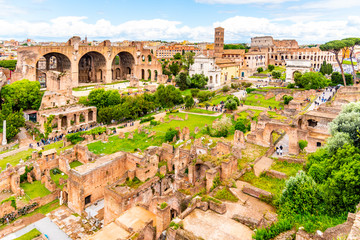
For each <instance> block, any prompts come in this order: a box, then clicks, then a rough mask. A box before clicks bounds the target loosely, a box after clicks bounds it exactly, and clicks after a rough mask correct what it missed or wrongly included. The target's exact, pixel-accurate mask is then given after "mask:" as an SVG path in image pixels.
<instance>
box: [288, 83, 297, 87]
mask: <svg viewBox="0 0 360 240" xmlns="http://www.w3.org/2000/svg"><path fill="white" fill-rule="evenodd" d="M295 86H296V85H295V83H289V84H288V85H287V88H295Z"/></svg>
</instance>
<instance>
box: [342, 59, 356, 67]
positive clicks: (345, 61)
mask: <svg viewBox="0 0 360 240" xmlns="http://www.w3.org/2000/svg"><path fill="white" fill-rule="evenodd" d="M343 64H345V65H351V61H349V60H344V61H343ZM353 64H354V66H356V65H357V62H353Z"/></svg>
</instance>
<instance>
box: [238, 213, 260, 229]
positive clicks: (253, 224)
mask: <svg viewBox="0 0 360 240" xmlns="http://www.w3.org/2000/svg"><path fill="white" fill-rule="evenodd" d="M232 219H234V220H235V221H238V222H240V223H242V224H244V225H246V226H248V227H249V228H251V229H255V228H257V226H258V225H259V220H257V219H255V218H251V217H246V216H242V215H239V214H235V215H233V217H232Z"/></svg>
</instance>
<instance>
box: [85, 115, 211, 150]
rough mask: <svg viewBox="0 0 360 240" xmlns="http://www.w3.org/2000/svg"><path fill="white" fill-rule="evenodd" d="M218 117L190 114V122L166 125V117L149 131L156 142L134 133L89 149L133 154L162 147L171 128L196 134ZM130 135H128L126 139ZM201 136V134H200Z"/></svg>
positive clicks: (174, 121) (98, 143)
mask: <svg viewBox="0 0 360 240" xmlns="http://www.w3.org/2000/svg"><path fill="white" fill-rule="evenodd" d="M171 115H173V116H179V117H181V118H182V119H185V115H186V114H185V113H173V114H171ZM216 118H218V117H213V116H201V115H195V114H188V120H186V121H177V120H172V121H171V122H170V123H166V122H167V121H169V116H168V115H166V116H165V117H164V121H165V123H161V124H160V125H157V126H150V127H149V129H150V130H151V131H155V132H156V133H157V134H156V135H155V136H154V140H151V139H150V138H148V135H147V134H145V133H141V134H138V133H137V132H134V135H133V136H134V138H133V139H127V138H124V139H119V137H118V136H112V137H109V141H108V142H107V143H102V142H101V141H98V142H94V143H90V144H88V148H89V150H90V151H91V152H93V153H95V154H101V153H104V154H112V153H115V152H119V151H126V152H133V151H134V150H136V149H137V148H140V149H141V150H145V149H146V148H148V147H150V146H160V145H161V144H162V143H163V142H164V141H165V140H164V137H165V133H166V131H167V130H168V129H169V128H176V127H180V128H181V129H182V128H184V127H188V128H189V130H190V133H191V132H194V130H195V127H199V129H200V130H201V128H203V127H204V126H205V124H208V125H211V124H212V122H213V121H214V120H215V119H216ZM128 134H129V133H126V134H125V135H126V137H127V136H128ZM199 134H201V133H199Z"/></svg>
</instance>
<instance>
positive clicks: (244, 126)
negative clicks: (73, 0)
mask: <svg viewBox="0 0 360 240" xmlns="http://www.w3.org/2000/svg"><path fill="white" fill-rule="evenodd" d="M250 127H251V125H250V121H249V120H248V119H246V118H239V119H238V120H237V121H236V123H235V130H239V131H242V132H243V133H246V132H247V131H250Z"/></svg>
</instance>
